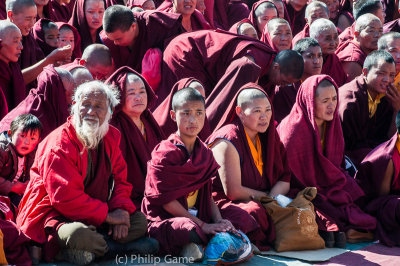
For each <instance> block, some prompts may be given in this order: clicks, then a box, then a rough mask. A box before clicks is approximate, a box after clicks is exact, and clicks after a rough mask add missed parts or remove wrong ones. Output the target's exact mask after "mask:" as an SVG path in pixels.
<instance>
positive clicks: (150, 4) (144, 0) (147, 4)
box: [126, 0, 156, 10]
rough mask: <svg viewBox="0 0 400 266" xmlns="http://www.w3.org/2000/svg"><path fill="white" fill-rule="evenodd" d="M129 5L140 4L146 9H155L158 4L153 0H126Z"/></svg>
mask: <svg viewBox="0 0 400 266" xmlns="http://www.w3.org/2000/svg"><path fill="white" fill-rule="evenodd" d="M126 5H127V6H134V5H138V6H141V7H142V8H143V9H144V10H155V9H156V4H155V3H154V1H153V0H128V1H127V2H126Z"/></svg>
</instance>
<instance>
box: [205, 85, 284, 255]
mask: <svg viewBox="0 0 400 266" xmlns="http://www.w3.org/2000/svg"><path fill="white" fill-rule="evenodd" d="M247 88H256V89H259V90H261V91H263V90H262V88H261V87H260V86H258V85H257V84H254V83H248V84H246V85H244V86H242V88H241V89H240V90H239V91H238V92H237V94H236V95H235V97H234V98H233V99H232V100H231V102H230V104H229V107H228V108H227V109H226V111H225V112H224V114H223V117H222V119H221V121H220V123H219V124H218V126H217V128H216V131H214V133H213V134H211V136H210V137H209V138H208V140H207V143H213V142H214V141H215V140H217V139H226V140H228V141H230V142H231V143H232V144H233V145H234V146H235V148H236V150H237V152H238V154H239V157H240V172H241V178H242V185H243V186H245V187H248V188H251V189H255V190H259V191H269V190H271V188H272V187H273V186H274V185H275V184H276V183H277V182H278V181H284V182H290V176H291V173H290V170H289V167H288V164H287V158H286V151H285V149H284V147H283V145H282V143H281V141H280V140H279V136H278V134H277V132H276V128H275V124H274V115H273V114H272V116H271V121H270V124H269V127H268V129H267V131H266V132H265V133H259V134H258V135H259V137H260V141H261V145H262V147H263V162H264V165H263V175H262V176H261V175H260V172H259V171H258V169H257V167H256V165H255V164H254V160H252V158H253V157H252V154H251V151H250V147H249V145H248V141H247V137H246V133H245V131H244V127H243V125H242V123H241V121H240V119H239V118H238V117H237V115H236V113H235V107H236V102H237V97H238V95H239V93H240V92H241V91H242V90H244V89H247ZM263 92H264V91H263ZM264 93H265V92H264ZM265 95H266V96H267V94H266V93H265ZM267 97H268V96H267ZM213 192H214V193H213V197H214V200H215V201H216V203H217V205H218V207H219V208H220V209H221V215H222V216H223V217H224V218H226V219H229V220H230V221H231V222H232V224H233V225H234V226H235V227H236V228H238V229H240V230H242V231H243V232H244V233H246V234H247V235H248V236H249V238H250V240H251V241H252V242H253V243H255V244H256V245H257V246H258V247H259V248H260V249H262V250H268V249H269V246H270V245H271V243H272V242H273V240H274V239H275V229H274V226H273V223H272V221H271V219H270V217H269V216H268V215H267V212H266V211H265V209H264V207H263V206H262V205H261V204H260V203H259V202H256V201H249V202H236V201H235V202H233V201H231V200H230V199H229V198H228V197H227V196H226V195H225V193H224V190H223V187H222V184H221V180H220V179H219V177H218V176H217V178H215V179H214V180H213Z"/></svg>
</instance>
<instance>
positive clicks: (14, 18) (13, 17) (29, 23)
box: [9, 6, 37, 36]
mask: <svg viewBox="0 0 400 266" xmlns="http://www.w3.org/2000/svg"><path fill="white" fill-rule="evenodd" d="M9 14H10V17H9V18H10V21H11V22H13V23H14V24H15V25H17V27H18V28H19V29H20V31H21V34H22V36H27V35H28V34H29V31H30V30H31V29H32V27H33V25H34V24H35V23H36V16H37V8H36V6H30V7H26V8H24V10H22V11H21V12H20V13H18V14H15V13H13V12H9Z"/></svg>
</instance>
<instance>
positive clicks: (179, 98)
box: [172, 87, 206, 111]
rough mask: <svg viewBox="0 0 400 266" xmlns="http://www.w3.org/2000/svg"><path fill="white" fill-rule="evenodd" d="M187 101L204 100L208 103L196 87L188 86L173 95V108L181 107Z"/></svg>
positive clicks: (204, 102)
mask: <svg viewBox="0 0 400 266" xmlns="http://www.w3.org/2000/svg"><path fill="white" fill-rule="evenodd" d="M186 102H202V103H203V104H204V105H206V101H205V100H204V97H203V95H201V94H200V92H199V91H198V90H196V89H193V88H190V87H186V88H183V89H181V90H179V91H177V92H175V94H174V96H173V97H172V110H174V111H176V109H177V108H179V107H181V106H182V105H183V104H185V103H186Z"/></svg>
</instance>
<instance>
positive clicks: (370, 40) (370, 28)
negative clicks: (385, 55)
mask: <svg viewBox="0 0 400 266" xmlns="http://www.w3.org/2000/svg"><path fill="white" fill-rule="evenodd" d="M381 36H382V23H381V21H380V20H379V18H378V17H376V16H374V15H372V14H365V15H362V16H361V17H359V18H358V19H357V20H356V25H355V28H354V38H353V39H352V40H348V41H345V42H342V43H341V44H340V45H339V47H338V49H337V50H336V55H337V56H338V58H339V61H340V62H341V64H342V66H343V70H344V71H345V72H346V73H347V74H348V80H349V81H351V80H353V79H355V78H356V77H357V76H359V75H360V74H361V72H362V69H363V64H364V60H365V57H366V56H367V55H368V54H369V53H371V52H372V51H374V50H376V49H378V40H379V38H380V37H381Z"/></svg>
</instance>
